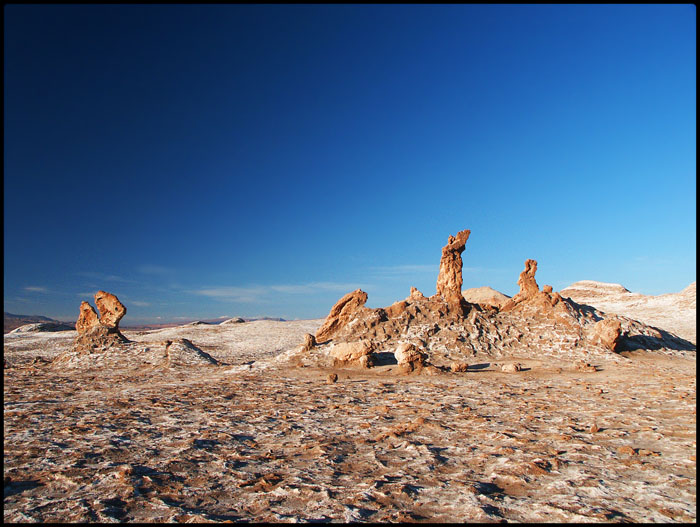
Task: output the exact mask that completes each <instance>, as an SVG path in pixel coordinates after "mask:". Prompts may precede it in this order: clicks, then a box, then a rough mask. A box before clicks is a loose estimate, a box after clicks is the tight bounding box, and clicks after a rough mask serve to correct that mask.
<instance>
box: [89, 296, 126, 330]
mask: <svg viewBox="0 0 700 527" xmlns="http://www.w3.org/2000/svg"><path fill="white" fill-rule="evenodd" d="M95 305H96V306H97V309H99V310H100V324H102V325H103V326H105V327H108V328H118V327H119V321H120V320H121V319H122V318H123V317H124V315H126V307H124V304H122V303H121V302H120V301H119V299H118V298H117V297H116V296H114V295H113V294H111V293H107V292H106V291H98V292H97V293H95Z"/></svg>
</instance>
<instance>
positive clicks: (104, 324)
mask: <svg viewBox="0 0 700 527" xmlns="http://www.w3.org/2000/svg"><path fill="white" fill-rule="evenodd" d="M95 304H96V305H97V308H98V309H99V310H100V317H99V318H98V316H97V313H96V312H95V310H94V308H93V307H92V306H91V305H90V304H88V303H87V302H82V303H81V304H80V315H79V316H78V321H77V322H76V323H75V329H76V330H77V331H78V336H77V338H76V339H75V345H74V349H75V351H80V352H87V353H92V352H93V351H95V350H97V349H106V348H110V347H112V346H114V345H115V344H120V343H125V342H128V339H127V338H126V337H125V336H124V335H122V334H121V332H120V331H119V321H120V320H121V319H122V318H123V317H124V315H125V314H126V307H124V304H122V303H121V302H120V301H119V299H118V298H117V297H116V296H114V295H113V294H110V293H107V292H105V291H98V292H97V293H95Z"/></svg>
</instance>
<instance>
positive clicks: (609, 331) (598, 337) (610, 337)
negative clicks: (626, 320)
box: [594, 318, 622, 351]
mask: <svg viewBox="0 0 700 527" xmlns="http://www.w3.org/2000/svg"><path fill="white" fill-rule="evenodd" d="M594 331H595V333H594V340H595V341H596V342H597V343H599V344H601V345H603V346H605V347H606V348H608V349H609V350H610V351H615V350H616V349H617V346H618V344H619V343H620V337H622V324H621V323H620V321H619V320H617V319H615V318H607V319H605V320H601V321H600V322H597V323H596V325H595V327H594Z"/></svg>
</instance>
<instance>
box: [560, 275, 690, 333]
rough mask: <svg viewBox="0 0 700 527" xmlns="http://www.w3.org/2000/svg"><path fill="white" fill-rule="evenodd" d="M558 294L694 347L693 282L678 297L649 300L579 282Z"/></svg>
mask: <svg viewBox="0 0 700 527" xmlns="http://www.w3.org/2000/svg"><path fill="white" fill-rule="evenodd" d="M560 294H561V296H563V297H567V298H570V299H571V300H573V301H574V302H577V303H579V304H586V305H589V306H593V307H595V308H596V309H598V310H600V311H603V312H605V313H610V314H615V315H622V316H625V317H629V318H632V319H635V320H639V321H640V322H644V323H645V324H648V325H650V326H656V327H658V328H661V329H664V330H666V331H670V332H671V333H675V334H676V335H678V336H679V337H683V338H684V339H686V340H689V341H690V342H693V343H697V340H696V327H695V326H696V321H697V311H696V304H695V298H696V282H693V283H692V284H690V285H689V286H688V287H686V288H685V289H683V290H682V291H680V292H678V293H668V294H664V295H657V296H652V295H643V294H641V293H632V292H630V291H629V290H627V289H626V288H625V287H623V286H622V285H620V284H609V283H605V282H595V281H593V280H581V281H580V282H575V283H573V284H571V285H570V286H568V287H566V288H564V289H562V290H561V291H560Z"/></svg>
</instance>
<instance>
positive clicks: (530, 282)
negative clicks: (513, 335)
mask: <svg viewBox="0 0 700 527" xmlns="http://www.w3.org/2000/svg"><path fill="white" fill-rule="evenodd" d="M536 272H537V261H536V260H525V270H524V271H523V272H522V273H520V277H519V278H518V286H520V291H519V292H518V293H517V294H516V295H515V296H514V297H513V298H511V299H510V300H508V302H506V303H505V304H504V306H503V307H502V308H501V311H509V310H511V309H513V308H514V307H515V306H516V305H517V304H519V303H520V302H523V301H525V300H529V299H531V298H534V297H535V296H536V295H537V294H538V293H539V292H540V288H539V286H538V285H537V281H535V273H536Z"/></svg>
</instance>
